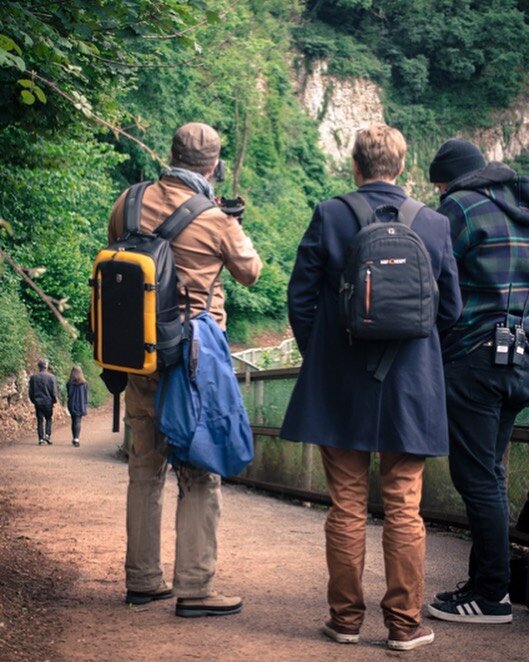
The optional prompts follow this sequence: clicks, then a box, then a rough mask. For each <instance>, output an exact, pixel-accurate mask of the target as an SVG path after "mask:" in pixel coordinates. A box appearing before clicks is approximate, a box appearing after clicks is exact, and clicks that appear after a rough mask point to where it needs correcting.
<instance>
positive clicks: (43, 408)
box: [29, 359, 58, 446]
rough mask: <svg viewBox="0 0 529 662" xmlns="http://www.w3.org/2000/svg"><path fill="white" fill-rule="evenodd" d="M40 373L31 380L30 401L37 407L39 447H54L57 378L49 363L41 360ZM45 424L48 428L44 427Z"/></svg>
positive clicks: (39, 363) (32, 376) (39, 364)
mask: <svg viewBox="0 0 529 662" xmlns="http://www.w3.org/2000/svg"><path fill="white" fill-rule="evenodd" d="M37 365H38V368H39V372H38V373H36V374H34V375H31V377H30V378H29V399H30V400H31V402H32V403H33V404H34V405H35V412H36V414H37V435H38V444H39V446H45V445H46V444H48V445H50V446H51V445H52V444H53V442H52V440H51V422H52V417H53V405H54V404H55V403H56V402H57V397H58V391H57V382H56V381H55V377H54V376H53V375H52V374H51V372H49V371H48V361H47V360H46V359H40V361H39V362H38V364H37ZM44 422H46V426H45V427H44Z"/></svg>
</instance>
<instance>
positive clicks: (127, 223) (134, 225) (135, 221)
mask: <svg viewBox="0 0 529 662" xmlns="http://www.w3.org/2000/svg"><path fill="white" fill-rule="evenodd" d="M151 184H154V182H153V181H151V180H148V181H145V182H139V183H138V184H134V185H133V186H131V187H130V188H129V190H128V193H127V196H126V198H125V206H124V208H123V233H126V232H138V230H139V229H140V216H141V202H142V200H143V194H144V193H145V191H146V189H147V188H148V187H149V186H151Z"/></svg>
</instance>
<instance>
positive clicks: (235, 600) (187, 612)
mask: <svg viewBox="0 0 529 662" xmlns="http://www.w3.org/2000/svg"><path fill="white" fill-rule="evenodd" d="M241 609H242V600H241V598H239V597H238V596H233V597H228V596H225V595H220V594H219V593H217V592H216V591H215V592H213V593H211V594H210V595H208V596H206V597H205V598H178V600H177V601H176V611H175V613H176V615H177V616H183V617H184V618H193V617H195V618H196V617H198V616H228V615H229V614H237V613H238V612H239V611H241Z"/></svg>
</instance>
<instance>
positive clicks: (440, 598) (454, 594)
mask: <svg viewBox="0 0 529 662" xmlns="http://www.w3.org/2000/svg"><path fill="white" fill-rule="evenodd" d="M471 592H472V582H471V580H470V579H469V580H468V581H466V582H459V583H458V584H457V586H456V587H455V589H454V590H453V591H441V592H440V593H436V594H435V601H436V602H453V601H454V600H461V598H464V597H465V596H466V595H467V593H471Z"/></svg>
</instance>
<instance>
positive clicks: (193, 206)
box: [156, 193, 215, 241]
mask: <svg viewBox="0 0 529 662" xmlns="http://www.w3.org/2000/svg"><path fill="white" fill-rule="evenodd" d="M212 207H215V203H214V202H213V201H212V200H210V199H209V198H208V197H207V196H206V195H204V194H203V193H197V194H196V195H194V196H193V197H192V198H189V200H188V201H187V202H184V204H183V205H180V207H178V208H177V209H175V211H174V212H173V213H172V214H171V215H170V216H169V217H168V218H166V219H165V221H164V222H163V223H162V224H161V225H160V226H158V228H157V229H156V234H157V235H159V236H160V237H163V238H164V239H167V240H169V241H172V240H173V239H174V238H175V237H177V236H178V235H179V234H180V233H181V232H182V230H184V229H185V228H186V227H187V226H188V225H189V224H190V223H191V222H192V221H194V220H195V218H196V217H197V216H199V215H200V214H201V213H202V212H204V211H206V210H207V209H211V208H212Z"/></svg>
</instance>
